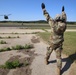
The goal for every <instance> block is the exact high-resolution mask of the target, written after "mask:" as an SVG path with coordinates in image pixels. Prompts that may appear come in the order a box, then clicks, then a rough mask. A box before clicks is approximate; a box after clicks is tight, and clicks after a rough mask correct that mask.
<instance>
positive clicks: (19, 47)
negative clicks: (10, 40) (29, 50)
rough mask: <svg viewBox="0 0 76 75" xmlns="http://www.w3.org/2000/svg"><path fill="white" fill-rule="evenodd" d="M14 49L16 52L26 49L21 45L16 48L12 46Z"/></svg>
mask: <svg viewBox="0 0 76 75" xmlns="http://www.w3.org/2000/svg"><path fill="white" fill-rule="evenodd" d="M12 49H14V50H20V49H24V47H23V46H21V45H16V46H12Z"/></svg>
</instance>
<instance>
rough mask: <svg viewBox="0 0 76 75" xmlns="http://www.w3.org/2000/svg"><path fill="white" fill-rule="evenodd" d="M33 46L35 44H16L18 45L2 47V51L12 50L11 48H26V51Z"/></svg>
mask: <svg viewBox="0 0 76 75" xmlns="http://www.w3.org/2000/svg"><path fill="white" fill-rule="evenodd" d="M33 47H34V46H33V44H25V45H24V46H22V45H16V46H12V47H5V48H1V49H0V52H4V51H11V50H22V49H25V50H26V51H28V49H31V48H33Z"/></svg>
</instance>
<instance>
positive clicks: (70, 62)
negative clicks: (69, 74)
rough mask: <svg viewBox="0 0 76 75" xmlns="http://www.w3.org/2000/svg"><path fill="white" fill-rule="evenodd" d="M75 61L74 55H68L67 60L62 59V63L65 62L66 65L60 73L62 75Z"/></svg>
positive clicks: (54, 61) (75, 55) (75, 56)
mask: <svg viewBox="0 0 76 75" xmlns="http://www.w3.org/2000/svg"><path fill="white" fill-rule="evenodd" d="M71 59H72V60H71ZM75 60H76V53H75V54H72V55H70V56H69V57H67V58H63V59H62V62H66V64H65V65H64V66H63V68H62V71H61V73H62V74H63V73H64V72H65V71H67V70H68V69H69V68H70V66H71V64H72V63H73V62H74V61H75ZM49 63H56V60H53V61H50V62H49Z"/></svg>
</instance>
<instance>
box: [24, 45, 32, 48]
mask: <svg viewBox="0 0 76 75" xmlns="http://www.w3.org/2000/svg"><path fill="white" fill-rule="evenodd" d="M24 48H25V49H30V48H33V45H32V44H29V45H28V44H25V46H24Z"/></svg>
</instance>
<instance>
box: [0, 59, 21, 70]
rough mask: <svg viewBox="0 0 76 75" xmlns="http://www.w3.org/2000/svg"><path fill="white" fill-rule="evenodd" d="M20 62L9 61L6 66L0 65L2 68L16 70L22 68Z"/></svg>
mask: <svg viewBox="0 0 76 75" xmlns="http://www.w3.org/2000/svg"><path fill="white" fill-rule="evenodd" d="M20 65H21V64H20V62H19V61H18V60H15V61H11V62H9V61H7V62H6V63H5V64H4V65H0V68H4V69H5V68H7V69H14V68H16V67H20Z"/></svg>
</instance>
